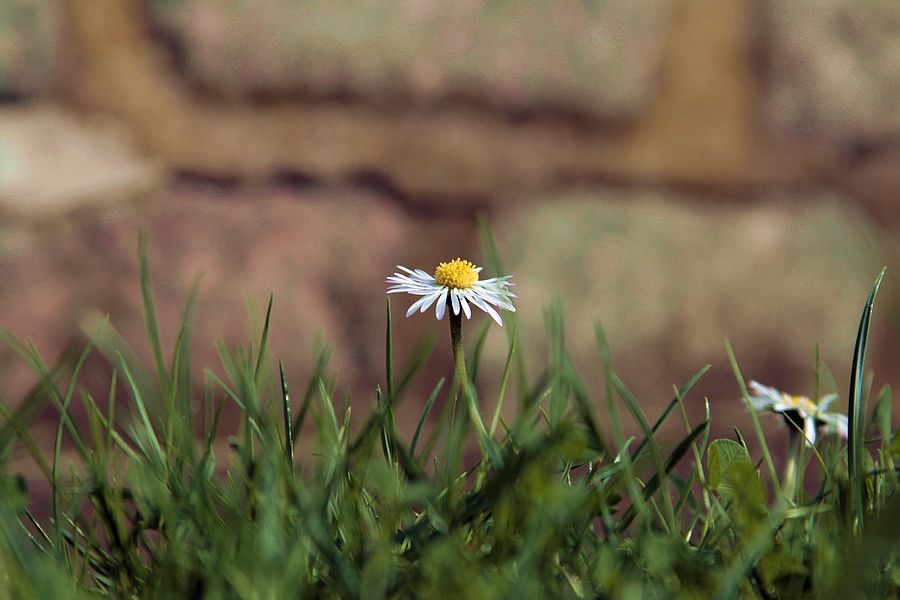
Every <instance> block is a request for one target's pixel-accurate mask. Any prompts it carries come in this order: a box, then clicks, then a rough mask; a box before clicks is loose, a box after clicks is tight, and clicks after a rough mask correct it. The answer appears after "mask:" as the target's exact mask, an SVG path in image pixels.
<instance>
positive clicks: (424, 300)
mask: <svg viewBox="0 0 900 600" xmlns="http://www.w3.org/2000/svg"><path fill="white" fill-rule="evenodd" d="M432 302H434V296H433V295H431V296H422V297H421V298H419V299H418V300H416V301H415V302H413V304H412V306H410V307H409V308H408V309H407V311H406V316H407V317H409V316H410V315H412V314H413V313H414V312H416V311H417V310H418V309H419V308H421V309H422V312H424V311H425V310H427V309H428V307H429V306H431V303H432Z"/></svg>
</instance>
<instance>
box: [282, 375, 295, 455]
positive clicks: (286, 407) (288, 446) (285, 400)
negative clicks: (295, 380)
mask: <svg viewBox="0 0 900 600" xmlns="http://www.w3.org/2000/svg"><path fill="white" fill-rule="evenodd" d="M278 373H279V375H281V402H282V407H283V410H282V416H283V417H284V449H285V452H286V454H287V461H288V466H289V467H290V469H291V472H293V471H294V432H293V430H292V429H291V425H292V424H293V422H292V421H291V399H290V396H289V395H288V385H287V378H286V377H285V375H284V363H283V362H281V361H280V360H279V361H278Z"/></svg>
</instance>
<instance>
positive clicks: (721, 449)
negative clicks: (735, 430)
mask: <svg viewBox="0 0 900 600" xmlns="http://www.w3.org/2000/svg"><path fill="white" fill-rule="evenodd" d="M735 461H744V462H746V463H747V464H752V463H751V461H750V455H749V454H747V449H746V448H744V447H743V446H742V445H740V444H739V443H737V442H735V441H732V440H728V439H721V440H714V441H713V442H712V443H710V445H709V449H708V450H707V451H706V465H707V467H706V470H707V476H708V481H709V486H710V487H711V488H712V489H714V490H716V491H720V490H719V488H720V487H721V486H722V484H723V482H724V475H725V472H726V471H727V470H728V468H729V467H730V466H731V465H732V463H734V462H735Z"/></svg>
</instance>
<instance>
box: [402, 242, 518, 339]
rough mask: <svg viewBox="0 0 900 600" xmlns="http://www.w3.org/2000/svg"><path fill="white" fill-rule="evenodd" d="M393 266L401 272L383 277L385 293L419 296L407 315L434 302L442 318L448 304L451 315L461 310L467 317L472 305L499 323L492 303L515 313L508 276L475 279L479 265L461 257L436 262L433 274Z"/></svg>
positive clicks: (509, 276) (470, 315)
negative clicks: (385, 284)
mask: <svg viewBox="0 0 900 600" xmlns="http://www.w3.org/2000/svg"><path fill="white" fill-rule="evenodd" d="M397 268H398V269H400V270H401V271H403V273H394V275H393V277H388V278H387V281H386V283H388V284H390V286H389V287H388V291H387V293H388V294H396V293H398V292H406V293H408V294H412V295H413V296H421V298H419V299H418V300H416V301H415V302H413V304H412V306H410V307H409V310H407V311H406V316H407V317H408V316H410V315H412V314H413V313H414V312H416V311H417V310H418V311H419V312H425V311H426V310H428V309H429V307H431V305H432V304H434V305H435V308H434V314H435V316H436V317H437V318H438V320H441V319H443V318H444V312H445V311H446V309H447V306H448V305H449V306H450V307H451V308H452V309H453V314H454V315H458V314H459V312H460V310H462V312H463V313H465V315H466V318H467V319H471V318H472V308H471V307H470V304H472V305H475V306H476V307H477V308H480V309H481V310H483V311H484V312H486V313H487V314H489V315H491V318H492V319H494V320H495V321H497V324H498V325H501V326H502V325H503V319H501V318H500V315H499V314H498V313H497V311H496V310H495V309H494V306H496V307H499V308H504V309H506V310H508V311H511V312H516V307H515V306H513V303H512V302H511V299H512V298H517V296H516V295H515V294H513V293H512V292H511V291H510V290H509V288H510V287H511V286H514V285H515V284H514V283H510V282H509V279H510V278H511V277H512V276H511V275H506V276H505V277H492V278H491V279H482V280H479V279H478V274H479V273H480V272H481V267H476V266H475V265H474V264H472V263H471V262H469V261H467V260H463V259H461V258H457V259H455V260H451V261H450V262H442V263H441V264H439V265H438V266H437V268H436V269H435V270H434V276H433V277H432V276H431V275H429V274H428V273H426V272H425V271H423V270H422V269H416V270H412V269H407V268H406V267H403V266H400V265H397Z"/></svg>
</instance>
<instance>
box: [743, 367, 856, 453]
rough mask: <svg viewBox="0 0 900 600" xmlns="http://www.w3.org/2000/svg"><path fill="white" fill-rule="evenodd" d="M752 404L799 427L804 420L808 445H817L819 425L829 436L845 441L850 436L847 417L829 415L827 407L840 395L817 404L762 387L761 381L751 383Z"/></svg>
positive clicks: (771, 388) (825, 397)
mask: <svg viewBox="0 0 900 600" xmlns="http://www.w3.org/2000/svg"><path fill="white" fill-rule="evenodd" d="M750 390H751V391H752V395H751V396H750V403H751V404H752V406H753V408H754V409H755V410H757V411H760V410H770V411H772V412H775V413H780V414H782V415H783V416H784V418H785V420H787V421H788V422H789V423H795V424H797V426H800V425H801V423H799V422H798V421H799V420H800V419H802V427H803V433H804V435H805V437H806V442H807V443H808V444H810V445H811V444H815V443H816V430H817V429H818V426H819V425H825V431H826V432H827V433H837V434H838V435H840V436H841V437H843V438H846V437H847V415H842V414H840V413H835V412H826V410H825V409H826V408H828V405H829V404H831V403H832V402H834V401H835V399H837V394H828V395H827V396H823V397H822V398H821V399H820V400H819V402H818V403H816V402H813V401H812V400H810V399H809V398H807V397H806V396H791V395H790V394H786V393H784V392H781V391H779V390H776V389H775V388H773V387H769V386H767V385H763V384H761V383H759V382H758V381H751V382H750Z"/></svg>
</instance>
